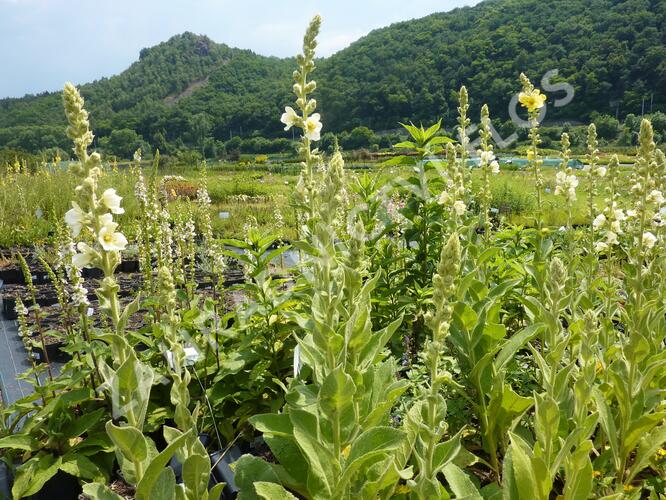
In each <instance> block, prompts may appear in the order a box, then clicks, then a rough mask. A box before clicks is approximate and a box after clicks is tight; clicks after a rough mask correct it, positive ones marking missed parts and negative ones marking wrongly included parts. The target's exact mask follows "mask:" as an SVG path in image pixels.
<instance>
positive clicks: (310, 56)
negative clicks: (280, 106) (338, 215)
mask: <svg viewBox="0 0 666 500" xmlns="http://www.w3.org/2000/svg"><path fill="white" fill-rule="evenodd" d="M320 26H321V17H320V16H318V15H317V16H315V17H314V18H313V19H312V21H311V22H310V25H309V26H308V29H307V31H306V32H305V36H304V38H303V53H302V54H299V55H298V56H296V62H297V64H298V69H297V70H295V71H294V73H293V79H294V85H293V87H292V89H293V91H294V94H295V95H296V107H297V108H298V110H299V111H300V113H299V112H297V111H296V110H294V108H292V107H291V106H287V107H285V108H284V110H285V112H284V113H283V115H282V117H281V118H280V121H281V122H282V123H284V125H285V127H284V129H285V130H289V129H290V128H291V127H297V128H300V129H301V130H302V131H303V135H302V137H301V145H300V148H299V154H300V155H301V157H302V158H303V162H302V163H301V166H302V170H301V175H300V177H299V179H298V184H297V186H296V191H297V197H298V199H297V201H298V203H299V205H301V206H302V207H303V208H304V209H305V216H306V219H309V218H311V217H312V216H313V215H314V213H313V212H314V203H315V200H314V198H315V189H316V183H315V169H316V167H317V166H318V165H319V163H320V162H321V157H320V156H319V152H318V150H317V149H316V148H315V149H312V143H313V142H316V141H318V140H319V139H320V138H321V129H322V124H321V121H320V115H319V113H315V112H314V111H315V109H316V108H317V101H316V100H315V99H312V98H310V97H309V95H310V94H312V92H314V91H315V89H316V88H317V83H316V82H315V81H314V80H309V81H308V76H309V75H310V73H312V72H313V71H314V69H315V63H314V57H315V49H316V47H317V35H318V34H319V28H320Z"/></svg>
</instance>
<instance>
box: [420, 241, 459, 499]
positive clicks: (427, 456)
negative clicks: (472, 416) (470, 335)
mask: <svg viewBox="0 0 666 500" xmlns="http://www.w3.org/2000/svg"><path fill="white" fill-rule="evenodd" d="M460 259H461V255H460V241H459V236H458V234H457V233H453V234H452V235H451V236H450V237H449V240H448V242H447V243H446V245H444V246H443V247H442V252H441V256H440V260H439V264H438V266H437V272H436V274H435V276H434V277H433V297H432V301H433V304H434V311H430V312H429V313H428V314H427V316H426V325H427V326H428V328H429V329H430V331H431V332H432V338H431V339H430V340H429V341H428V342H427V343H426V344H425V345H424V349H423V354H422V356H423V363H424V365H425V366H426V368H427V370H428V375H429V384H428V386H427V387H426V388H424V389H423V390H422V391H421V394H419V396H420V397H419V399H418V400H417V402H416V403H415V404H414V407H413V408H412V410H410V414H411V413H412V412H417V413H418V414H419V416H420V417H421V420H422V423H421V424H420V425H419V426H418V433H417V437H416V439H415V443H414V460H415V461H416V463H417V464H418V471H419V472H418V474H417V475H416V477H414V479H413V480H410V481H409V482H408V483H407V484H408V486H410V488H411V490H412V494H413V495H414V497H415V498H448V497H449V494H448V492H447V491H446V490H445V489H444V486H443V485H442V483H441V482H440V480H439V479H438V477H437V476H438V474H440V472H442V471H444V473H445V475H447V469H446V468H447V467H449V469H448V475H450V474H453V475H455V476H456V477H457V478H462V477H464V475H463V474H462V472H461V471H460V470H459V469H456V466H455V465H453V464H452V463H451V462H452V460H453V459H454V458H455V457H456V455H457V453H458V452H459V450H460V435H461V433H462V431H460V432H459V433H458V434H457V435H456V436H455V437H453V438H452V439H451V440H449V441H446V442H441V441H442V439H443V438H444V436H445V435H446V431H447V425H446V401H445V400H444V397H443V396H442V389H443V386H444V385H445V384H446V383H447V381H450V379H451V375H450V374H448V373H446V372H442V371H441V366H440V365H441V363H442V353H443V352H444V351H445V349H446V338H447V336H448V334H449V327H450V323H451V319H452V316H453V305H452V303H451V297H452V296H454V295H455V291H456V286H457V279H458V273H459V270H460ZM410 416H411V415H410ZM410 416H408V419H409V418H410ZM461 481H464V479H461ZM451 483H455V481H451Z"/></svg>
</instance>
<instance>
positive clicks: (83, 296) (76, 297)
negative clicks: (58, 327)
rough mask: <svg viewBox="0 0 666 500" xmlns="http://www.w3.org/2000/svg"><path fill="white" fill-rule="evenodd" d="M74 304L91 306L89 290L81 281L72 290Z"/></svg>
mask: <svg viewBox="0 0 666 500" xmlns="http://www.w3.org/2000/svg"><path fill="white" fill-rule="evenodd" d="M72 304H73V305H74V307H81V306H86V307H87V306H89V305H90V302H89V301H88V290H86V289H85V288H84V287H83V285H82V284H81V283H77V284H76V285H74V287H73V291H72Z"/></svg>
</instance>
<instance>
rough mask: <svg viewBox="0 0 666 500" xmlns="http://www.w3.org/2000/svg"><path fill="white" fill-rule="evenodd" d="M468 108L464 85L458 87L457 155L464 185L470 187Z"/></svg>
mask: <svg viewBox="0 0 666 500" xmlns="http://www.w3.org/2000/svg"><path fill="white" fill-rule="evenodd" d="M468 110H469V96H468V95H467V87H465V86H464V85H463V86H462V87H460V91H459V92H458V127H457V128H458V142H459V147H458V155H459V157H460V164H461V165H462V172H463V180H464V185H465V186H468V189H470V188H471V183H470V182H469V181H470V180H471V179H470V177H471V174H470V172H469V171H468V169H467V158H468V156H469V153H468V151H469V136H468V135H467V127H469V124H470V123H471V120H470V119H469V118H468V117H467V111H468Z"/></svg>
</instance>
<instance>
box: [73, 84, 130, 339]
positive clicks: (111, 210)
mask: <svg viewBox="0 0 666 500" xmlns="http://www.w3.org/2000/svg"><path fill="white" fill-rule="evenodd" d="M63 100H64V104H65V114H66V115H67V121H68V122H69V126H68V127H67V135H68V136H69V138H70V139H72V141H73V142H74V153H75V154H76V156H77V158H78V160H79V161H78V162H77V163H75V164H73V166H72V167H70V168H71V171H72V173H73V174H74V175H76V176H77V177H78V178H79V179H80V182H81V183H80V184H79V186H77V188H76V198H77V201H73V202H72V209H71V210H69V211H68V212H67V213H66V214H65V222H67V224H68V225H69V227H70V229H71V232H72V237H73V238H80V237H81V236H82V231H83V236H87V238H88V241H90V240H91V239H92V241H93V244H92V246H91V245H89V244H87V243H85V242H84V241H79V242H78V243H77V245H76V248H77V250H78V252H79V253H77V254H76V255H74V257H73V259H72V262H73V264H74V265H75V266H77V267H79V268H82V267H98V268H100V269H101V270H102V271H103V272H104V279H103V280H102V283H101V286H100V288H98V289H97V295H98V297H99V300H100V308H101V309H102V310H103V311H104V312H105V313H106V314H107V315H108V316H109V318H110V319H111V321H112V323H113V326H114V327H115V328H116V329H117V330H118V328H119V326H120V316H121V311H120V303H119V300H118V290H119V287H118V284H117V282H116V280H115V278H114V276H113V273H114V271H115V269H116V268H117V267H118V265H119V264H120V260H121V254H120V252H121V251H123V250H124V249H125V247H126V246H127V239H126V238H125V236H124V235H123V234H122V233H121V232H119V231H117V228H118V224H117V223H116V222H114V220H113V216H114V215H117V214H122V213H124V212H125V210H124V209H123V208H121V206H120V201H121V199H122V198H121V197H120V196H118V195H117V194H116V191H115V189H113V188H109V189H107V190H105V191H104V192H102V193H100V192H99V188H98V181H99V178H100V177H101V175H102V168H101V166H102V160H101V157H100V155H99V153H96V152H95V153H92V154H88V147H89V146H90V144H92V141H93V134H92V132H91V131H90V122H89V121H88V112H87V111H86V110H85V109H84V108H83V98H82V97H81V95H80V94H79V92H78V90H77V89H76V88H75V87H74V86H73V85H72V84H71V83H67V84H66V85H65V89H64V92H63Z"/></svg>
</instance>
